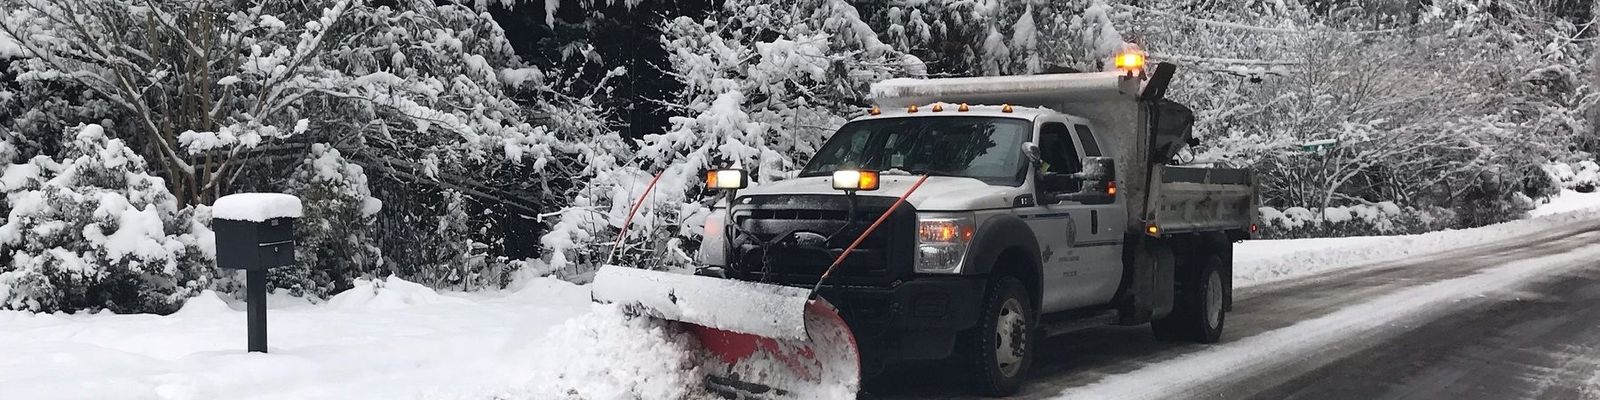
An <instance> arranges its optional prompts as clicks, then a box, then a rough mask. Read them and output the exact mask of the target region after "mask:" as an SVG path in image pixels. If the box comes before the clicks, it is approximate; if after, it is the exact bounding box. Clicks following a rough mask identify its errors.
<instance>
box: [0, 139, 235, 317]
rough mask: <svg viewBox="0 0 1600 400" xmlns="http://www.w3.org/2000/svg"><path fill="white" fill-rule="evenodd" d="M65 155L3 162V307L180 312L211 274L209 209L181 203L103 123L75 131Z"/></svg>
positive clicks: (0, 243) (0, 228)
mask: <svg viewBox="0 0 1600 400" xmlns="http://www.w3.org/2000/svg"><path fill="white" fill-rule="evenodd" d="M67 135H68V139H66V140H65V142H66V143H67V144H66V147H67V150H66V152H65V154H64V155H63V157H62V158H60V159H53V158H50V157H47V156H37V157H34V158H33V159H31V160H28V162H26V163H23V164H5V165H4V167H3V170H0V192H3V193H4V194H5V196H6V203H7V204H9V205H10V208H11V209H10V211H9V215H8V216H7V218H6V223H5V224H4V225H0V253H3V254H5V255H6V257H4V259H6V260H8V262H7V263H5V265H0V308H7V309H22V310H30V311H45V312H48V311H74V310H82V309H107V310H111V311H114V312H157V313H167V312H172V311H175V310H177V308H178V306H180V305H181V304H182V303H183V300H184V299H185V298H188V297H189V296H192V295H193V294H194V293H197V292H199V291H200V290H201V289H205V288H206V287H207V286H208V284H209V282H210V281H211V279H212V277H213V273H214V270H215V267H213V264H214V262H213V261H212V260H214V259H215V247H214V244H213V241H212V234H211V230H210V228H209V227H208V223H207V222H208V221H209V219H210V215H209V214H210V212H209V210H208V209H207V208H205V207H200V208H182V209H180V208H178V207H177V200H176V199H175V198H174V196H172V194H171V193H169V192H167V188H166V186H165V185H163V182H162V179H161V178H156V177H152V176H150V175H149V174H148V173H147V170H146V164H145V161H144V159H143V158H141V157H140V156H139V154H138V153H137V152H135V151H133V149H131V148H129V147H128V146H127V145H126V144H125V143H124V142H123V141H122V140H120V139H113V138H110V137H108V136H107V134H106V132H105V130H104V128H102V127H101V126H99V125H84V126H80V127H77V128H72V129H68V130H67Z"/></svg>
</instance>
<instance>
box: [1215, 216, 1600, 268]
mask: <svg viewBox="0 0 1600 400" xmlns="http://www.w3.org/2000/svg"><path fill="white" fill-rule="evenodd" d="M1594 199H1595V200H1600V196H1597V197H1594ZM1590 205H1591V206H1596V207H1600V202H1596V203H1591V204H1590ZM1563 207H1569V206H1566V205H1563ZM1570 207H1575V206H1570ZM1575 209H1580V210H1581V211H1575V212H1567V213H1560V214H1548V213H1547V214H1548V215H1544V216H1541V217H1536V218H1529V219H1523V220H1517V221H1511V222H1505V223H1500V224H1495V225H1489V226H1484V227H1479V228H1473V229H1460V230H1444V231H1437V232H1429V233H1424V234H1419V235H1404V236H1372V237H1354V238H1333V239H1295V240H1247V241H1244V242H1242V243H1240V244H1237V245H1235V247H1234V264H1233V279H1234V286H1236V287H1246V286H1253V285H1259V284H1262V283H1267V282H1273V281H1278V280H1283V279H1289V278H1294V277H1300V276H1306V275H1314V274H1317V273H1322V272H1327V271H1331V270H1337V269H1345V268H1354V267H1360V266H1365V265H1371V264H1375V263H1382V262H1388V261H1396V260H1402V259H1407V258H1411V257H1416V256H1423V255H1430V254H1437V253H1442V252H1446V251H1451V250H1457V249H1466V248H1472V247H1477V246H1483V245H1486V244H1491V243H1495V242H1499V241H1503V240H1508V239H1509V240H1515V239H1517V238H1524V237H1528V236H1531V235H1537V234H1543V233H1548V232H1549V231H1550V229H1551V228H1552V227H1559V226H1562V225H1566V224H1569V223H1573V222H1579V221H1586V220H1595V219H1600V209H1594V208H1588V209H1581V208H1575ZM1535 213H1538V211H1537V210H1536V211H1535Z"/></svg>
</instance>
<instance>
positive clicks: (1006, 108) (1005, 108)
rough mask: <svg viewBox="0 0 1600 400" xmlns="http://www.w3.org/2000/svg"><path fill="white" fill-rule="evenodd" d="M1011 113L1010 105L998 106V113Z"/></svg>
mask: <svg viewBox="0 0 1600 400" xmlns="http://www.w3.org/2000/svg"><path fill="white" fill-rule="evenodd" d="M1011 111H1012V110H1011V105H1010V104H1004V105H1001V106H1000V112H1003V113H1008V112H1011Z"/></svg>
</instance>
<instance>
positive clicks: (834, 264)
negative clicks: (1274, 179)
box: [597, 54, 1257, 395]
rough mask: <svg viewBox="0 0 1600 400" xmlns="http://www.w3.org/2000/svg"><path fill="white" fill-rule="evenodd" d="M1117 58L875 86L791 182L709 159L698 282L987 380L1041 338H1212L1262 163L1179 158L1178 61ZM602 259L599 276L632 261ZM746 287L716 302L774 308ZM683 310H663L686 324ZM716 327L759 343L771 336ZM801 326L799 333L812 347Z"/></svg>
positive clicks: (733, 386) (891, 358)
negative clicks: (798, 310)
mask: <svg viewBox="0 0 1600 400" xmlns="http://www.w3.org/2000/svg"><path fill="white" fill-rule="evenodd" d="M1116 64H1117V65H1118V67H1119V68H1118V69H1117V70H1116V71H1110V72H1088V73H1059V74H1042V75H1032V76H1010V77H980V78H949V79H897V80H890V81H885V82H882V83H879V84H876V85H874V86H873V94H874V96H875V102H876V106H875V107H873V108H872V111H871V112H870V113H869V114H870V115H866V116H862V117H860V118H856V119H854V120H852V121H850V122H849V123H846V124H845V125H844V126H843V127H841V128H840V129H839V130H838V132H837V133H835V134H834V135H833V136H832V137H831V138H830V139H829V140H828V141H827V142H826V143H825V144H824V145H823V146H822V147H821V149H820V150H819V151H818V152H817V154H816V155H815V156H814V157H813V158H812V159H811V160H810V162H809V163H808V164H806V166H805V168H804V169H803V170H802V171H800V173H799V175H798V176H797V177H794V178H792V179H787V180H783V181H778V182H769V183H766V184H763V185H760V186H757V187H750V188H746V182H745V181H746V180H747V178H745V177H744V176H743V173H742V171H738V170H719V171H711V172H710V173H709V174H708V180H711V181H713V182H708V184H709V186H710V187H711V188H722V189H729V191H728V194H729V196H727V197H726V199H725V200H726V201H725V202H723V203H721V204H723V205H724V206H725V207H727V208H725V209H721V210H718V211H717V212H715V213H713V215H714V217H713V218H711V219H709V220H708V221H707V222H706V224H707V229H706V232H707V236H706V238H705V240H704V242H703V244H702V248H701V250H700V255H701V257H702V262H703V263H704V264H705V266H704V267H703V268H701V270H700V272H699V275H702V276H701V277H693V278H696V279H700V278H704V277H710V278H712V279H721V280H728V281H731V282H745V283H753V285H758V286H759V287H769V286H770V287H774V288H777V289H776V290H773V292H775V293H778V292H781V293H787V294H785V295H783V296H790V297H796V296H799V297H801V298H803V299H809V300H808V301H809V302H811V303H812V304H810V305H807V306H805V308H806V311H805V314H806V321H804V322H794V320H795V318H787V317H773V318H771V320H770V321H763V323H776V324H780V325H781V324H786V323H792V324H800V325H805V329H803V330H802V331H804V332H811V331H816V330H818V329H819V328H818V327H817V326H816V325H817V324H819V323H820V324H824V325H825V324H827V323H828V322H826V321H842V323H843V325H845V326H846V327H845V328H840V327H837V326H832V327H829V328H828V329H829V330H828V331H829V332H836V331H845V332H848V335H849V336H850V339H851V341H850V342H851V345H852V346H853V347H856V348H858V349H859V350H856V349H850V350H851V351H857V353H856V355H855V356H856V360H855V361H856V364H855V365H854V367H855V368H858V369H859V371H852V373H856V374H859V375H861V376H871V375H873V374H875V373H878V372H882V371H884V370H885V369H886V368H893V367H894V365H896V364H897V363H902V362H911V361H917V360H935V359H944V358H948V357H960V358H961V359H963V360H964V363H965V364H963V365H965V366H967V367H969V368H970V369H971V371H970V376H971V377H972V379H973V384H974V388H975V389H976V391H977V392H979V393H982V394H988V395H1006V394H1010V393H1013V392H1015V391H1016V390H1017V389H1018V387H1019V386H1020V385H1021V383H1022V380H1023V379H1024V377H1025V376H1026V372H1027V370H1028V368H1029V365H1030V364H1031V363H1032V362H1033V360H1034V359H1035V358H1036V357H1037V356H1038V355H1037V352H1036V346H1037V344H1038V343H1039V341H1040V340H1041V339H1042V338H1044V337H1046V336H1047V335H1051V334H1058V333H1063V332H1068V331H1071V330H1074V329H1078V328H1082V327H1087V326H1094V325H1097V324H1115V325H1137V324H1146V323H1148V324H1150V325H1151V326H1152V327H1153V329H1154V331H1155V333H1156V335H1158V336H1160V337H1162V338H1169V339H1181V340H1190V341H1195V342H1200V343H1212V342H1216V341H1217V340H1218V339H1219V337H1220V336H1221V334H1222V330H1223V324H1224V321H1225V315H1226V312H1227V310H1228V309H1229V308H1230V307H1231V304H1230V303H1231V298H1230V297H1231V292H1232V279H1231V276H1232V258H1233V257H1232V255H1233V251H1232V245H1233V243H1234V242H1236V241H1239V240H1243V239H1247V238H1249V237H1250V236H1251V234H1252V233H1253V232H1254V231H1255V226H1256V225H1255V220H1254V218H1255V213H1254V212H1253V210H1255V209H1256V208H1257V204H1256V202H1257V200H1256V198H1257V196H1256V187H1255V185H1254V183H1253V177H1252V176H1251V174H1250V172H1249V171H1248V170H1242V169H1223V168H1197V167H1185V166H1177V165H1173V163H1172V160H1173V159H1174V155H1175V154H1176V152H1178V151H1179V149H1180V148H1181V146H1184V145H1185V144H1187V143H1191V142H1192V141H1193V139H1192V138H1191V137H1190V125H1191V123H1192V122H1193V116H1192V113H1191V112H1190V110H1189V109H1188V108H1187V107H1184V106H1182V105H1180V104H1177V103H1175V102H1172V101H1169V100H1167V99H1166V98H1165V96H1164V95H1165V91H1166V87H1167V83H1168V82H1170V80H1171V78H1172V76H1173V72H1174V70H1175V67H1174V66H1172V65H1170V64H1158V65H1156V66H1154V67H1153V68H1150V69H1149V70H1146V68H1144V65H1143V59H1142V57H1141V56H1139V55H1137V54H1131V55H1127V56H1121V57H1118V59H1117V62H1116ZM732 189H743V190H737V191H734V190H732ZM603 272H604V271H603ZM613 272H615V273H606V274H602V275H612V276H611V277H610V278H608V279H613V282H616V281H626V280H629V279H628V278H619V277H617V275H631V274H633V272H621V271H613ZM597 279H599V278H597ZM632 280H643V279H642V278H634V279H632ZM658 281H659V280H658ZM625 286H628V287H634V286H635V285H625ZM747 286H748V285H746V286H741V287H746V288H747ZM705 290H711V291H713V293H712V294H709V296H712V297H715V296H716V294H715V293H714V292H715V289H704V288H702V290H701V292H704V291H705ZM741 290H742V289H741ZM732 292H733V291H731V290H730V293H732ZM661 293H663V295H664V296H666V297H669V298H670V299H669V300H670V301H666V300H661V301H656V302H655V304H656V305H666V306H667V307H679V306H683V308H685V309H689V308H696V309H699V310H702V311H700V312H701V313H706V311H704V310H707V309H710V310H713V311H711V312H710V313H715V311H714V310H715V307H705V306H700V307H688V306H684V305H682V304H678V303H682V302H683V301H682V300H681V298H685V297H690V296H682V292H681V291H680V292H679V293H676V294H675V293H674V292H672V291H663V292H661ZM739 293H746V292H739ZM701 294H704V293H701ZM738 297H739V298H733V297H732V296H731V295H730V297H729V298H722V299H721V300H720V301H722V302H723V303H725V304H723V305H718V306H728V307H732V306H736V305H730V304H736V303H744V302H746V301H751V302H755V303H760V304H761V305H762V306H763V307H767V306H770V305H771V304H777V303H773V302H767V301H759V300H753V299H752V298H751V295H748V294H740V295H739V296H738ZM629 300H630V299H619V301H629ZM631 300H638V299H631ZM632 302H633V303H639V304H643V305H646V306H649V305H650V304H651V302H649V301H643V302H641V301H632ZM818 302H821V303H822V304H825V305H826V307H821V306H817V304H815V303H818ZM668 303H673V304H670V305H668ZM780 303H781V302H780ZM795 304H798V303H795ZM787 307H790V308H795V307H801V306H798V305H794V306H787ZM817 310H823V311H817ZM813 313H824V314H829V315H826V316H824V317H825V318H823V317H817V316H814V315H811V314H813ZM688 314H692V313H691V312H685V311H682V310H679V311H674V312H670V313H666V314H660V313H657V314H656V315H666V316H668V317H672V318H674V319H680V320H685V319H686V320H688V321H689V322H691V323H699V320H696V319H695V318H684V317H685V316H686V315H688ZM834 314H836V315H834ZM712 319H713V320H715V318H712ZM784 319H788V320H790V322H782V321H779V320H784ZM818 321H823V322H818ZM714 322H718V325H715V326H711V328H714V329H712V330H714V331H718V332H722V331H721V330H723V329H728V330H732V331H735V332H755V333H756V334H757V337H755V338H752V340H756V341H760V340H764V339H763V338H761V337H760V333H761V332H767V331H768V330H761V329H758V330H739V329H736V328H733V327H730V326H725V325H726V324H723V322H726V321H714ZM814 336H816V335H815V334H809V335H808V334H801V335H797V336H793V337H792V338H798V339H793V340H798V341H797V342H796V341H791V342H790V344H792V345H794V348H796V349H798V350H797V352H796V353H797V354H803V353H806V352H808V351H812V350H813V349H810V348H809V347H806V346H808V345H809V344H808V342H806V341H807V340H815V339H814V338H813V337H814ZM707 340H708V343H712V344H711V345H710V346H711V347H714V348H715V347H719V346H721V345H720V344H718V343H725V342H726V341H725V340H723V339H721V338H716V339H707ZM713 342H714V343H713ZM833 342H838V340H833ZM746 347H748V346H746ZM755 347H758V348H759V347H761V346H755ZM714 350H715V351H724V350H721V349H714ZM735 352H738V353H741V354H740V355H743V356H747V357H748V356H749V354H745V353H749V351H745V350H742V349H736V350H735ZM769 358H770V357H769ZM780 358H781V357H780ZM801 358H804V356H801ZM725 360H726V361H728V363H729V364H730V365H733V364H737V361H738V357H727V358H725ZM816 364H817V365H816V367H817V368H838V367H837V366H836V365H835V366H825V365H822V363H816ZM753 375H758V374H753V373H751V372H748V371H746V372H744V373H742V374H741V373H740V372H739V371H737V370H736V368H733V367H730V369H729V373H728V374H724V375H723V376H719V377H718V379H713V380H709V381H708V384H710V385H711V386H713V387H715V388H717V389H718V390H719V391H741V392H758V393H761V392H765V393H782V392H783V391H782V388H781V387H777V386H773V385H766V384H762V383H761V382H755V381H760V380H762V379H765V378H762V377H756V376H753ZM778 386H782V385H778Z"/></svg>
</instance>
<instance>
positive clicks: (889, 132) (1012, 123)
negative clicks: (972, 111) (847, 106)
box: [800, 117, 1032, 185]
mask: <svg viewBox="0 0 1600 400" xmlns="http://www.w3.org/2000/svg"><path fill="white" fill-rule="evenodd" d="M1031 126H1032V125H1031V124H1029V123H1028V121H1027V120H1023V119H1017V118H996V117H920V118H890V119H875V120H867V121H857V122H851V123H848V124H845V125H844V127H842V128H839V132H838V133H835V134H834V135H833V137H832V138H830V139H828V142H827V143H826V144H823V145H822V150H820V151H818V152H817V155H816V157H813V158H812V159H811V162H810V163H807V164H806V168H805V169H804V170H801V171H800V176H822V175H828V174H831V173H833V171H837V170H841V169H871V170H878V171H884V173H894V172H895V171H896V170H899V171H904V172H906V173H911V174H932V175H948V176H965V177H972V178H978V179H980V180H983V181H985V182H990V183H1005V184H1013V185H1015V184H1018V183H1017V182H1019V181H1020V178H1021V177H1022V176H1021V171H1022V143H1023V142H1024V141H1027V140H1028V138H1029V136H1030V135H1029V133H1031V129H1030V127H1031Z"/></svg>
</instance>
